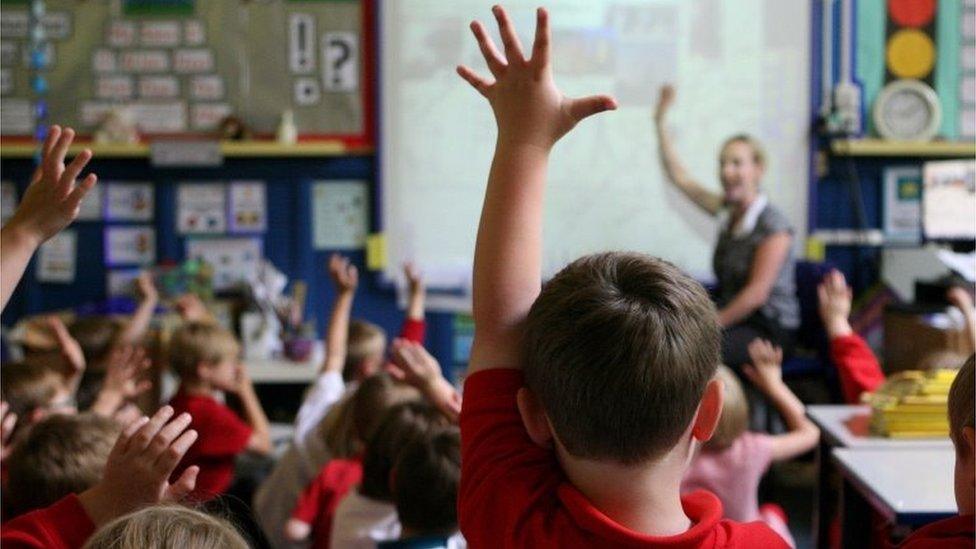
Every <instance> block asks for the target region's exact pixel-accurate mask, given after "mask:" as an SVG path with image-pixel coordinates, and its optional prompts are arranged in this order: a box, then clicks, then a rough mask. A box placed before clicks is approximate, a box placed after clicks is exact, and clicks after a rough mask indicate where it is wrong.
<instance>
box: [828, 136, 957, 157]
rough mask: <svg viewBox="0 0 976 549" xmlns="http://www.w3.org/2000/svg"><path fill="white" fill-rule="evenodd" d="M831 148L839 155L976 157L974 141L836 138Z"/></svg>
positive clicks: (831, 143)
mask: <svg viewBox="0 0 976 549" xmlns="http://www.w3.org/2000/svg"><path fill="white" fill-rule="evenodd" d="M830 150H831V152H833V153H834V154H836V155H838V156H908V157H911V156H916V157H931V158H939V157H942V158H960V157H976V142H974V141H928V142H910V141H886V140H884V139H835V140H833V141H831V142H830Z"/></svg>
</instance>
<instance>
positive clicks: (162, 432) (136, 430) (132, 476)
mask: <svg viewBox="0 0 976 549" xmlns="http://www.w3.org/2000/svg"><path fill="white" fill-rule="evenodd" d="M173 413H174V412H173V409H172V408H171V407H169V406H163V407H162V408H160V409H159V411H157V412H156V413H155V414H154V415H153V417H152V418H147V417H145V416H143V417H141V418H139V419H138V420H136V421H135V422H133V423H131V424H130V425H128V426H127V427H125V429H123V431H122V434H120V435H119V438H118V439H117V440H116V441H115V446H114V447H113V448H112V451H111V453H110V454H109V456H108V461H107V462H106V464H105V471H104V473H103V474H102V480H101V481H100V482H99V483H98V484H96V485H95V486H94V487H92V488H90V489H89V490H86V491H85V492H82V493H81V494H80V495H79V499H80V500H81V503H82V506H83V507H84V508H85V510H86V511H87V512H88V514H89V516H90V517H91V518H92V521H93V522H95V524H98V525H101V524H104V523H106V522H108V521H109V520H111V519H113V518H115V517H119V516H121V515H124V514H126V513H130V512H132V511H136V510H138V509H140V508H141V507H145V506H147V505H152V504H155V503H159V502H163V501H167V502H168V501H179V500H181V499H183V498H184V497H186V496H187V495H188V494H189V493H190V492H192V491H193V488H194V486H195V485H196V477H197V473H199V472H200V468H199V467H197V466H191V467H189V468H187V469H186V470H185V471H184V472H183V474H182V475H180V477H179V478H178V479H177V480H176V482H174V483H170V482H169V477H170V475H171V474H172V473H173V470H174V469H176V466H177V465H178V464H179V462H180V460H182V459H183V456H184V455H185V454H186V452H187V450H189V449H190V446H191V445H192V444H193V443H194V442H195V441H196V439H197V432H196V431H194V430H192V429H190V430H187V427H189V426H190V421H191V419H192V418H191V417H190V415H189V414H186V413H184V414H180V415H179V416H178V417H176V418H173Z"/></svg>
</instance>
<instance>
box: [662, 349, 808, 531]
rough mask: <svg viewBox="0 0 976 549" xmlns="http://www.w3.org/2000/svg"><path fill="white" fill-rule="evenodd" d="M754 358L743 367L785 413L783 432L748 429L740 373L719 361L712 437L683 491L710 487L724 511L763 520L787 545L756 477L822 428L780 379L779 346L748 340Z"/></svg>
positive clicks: (780, 517)
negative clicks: (719, 401)
mask: <svg viewBox="0 0 976 549" xmlns="http://www.w3.org/2000/svg"><path fill="white" fill-rule="evenodd" d="M749 356H750V357H751V360H752V364H751V365H745V366H744V367H743V373H744V374H745V375H746V377H748V378H749V380H750V381H752V383H753V384H754V385H755V386H756V388H757V389H759V391H760V392H761V393H762V394H763V395H765V396H766V398H767V399H768V400H769V401H770V402H771V403H772V404H773V406H774V407H775V408H776V410H777V412H779V413H780V415H782V416H783V421H784V422H785V423H786V427H787V432H786V433H783V434H781V435H769V434H766V433H756V432H750V431H748V425H749V402H748V400H747V399H746V397H745V392H744V391H743V390H742V386H741V385H740V383H739V379H738V377H737V376H736V375H735V374H734V373H733V372H732V371H731V370H730V369H729V368H727V367H725V366H719V370H718V374H717V375H716V378H717V379H719V380H721V381H722V383H723V385H724V399H723V405H722V415H721V416H720V417H719V421H718V426H717V427H716V428H715V433H714V434H713V435H712V438H711V439H709V440H708V441H707V442H705V443H704V444H703V445H702V447H701V450H699V452H698V453H697V454H696V455H695V457H694V458H693V460H692V462H691V467H689V469H688V471H687V472H686V473H685V478H684V480H683V481H682V483H681V490H682V492H691V491H694V490H708V491H710V492H712V493H713V494H715V495H716V496H718V498H719V500H721V502H722V508H723V510H724V511H725V517H726V518H729V519H732V520H735V521H739V522H748V521H754V520H761V521H763V522H765V523H766V524H768V525H769V527H770V528H772V529H773V530H774V531H776V533H777V534H779V535H780V536H781V537H782V538H783V539H784V540H785V541H786V542H787V543H789V544H790V545H791V546H795V545H796V544H795V543H794V541H793V536H792V535H791V534H790V530H789V527H788V526H787V524H786V516H785V513H784V512H783V510H782V508H780V507H779V506H778V505H773V504H765V505H759V500H758V491H759V482H760V480H762V477H763V475H764V474H765V473H766V471H767V470H768V469H769V466H770V465H771V464H772V463H775V462H777V461H785V460H788V459H792V458H794V457H796V456H798V455H800V454H803V453H805V452H808V451H810V450H811V449H813V447H814V446H816V445H817V440H818V439H819V438H820V430H819V429H818V428H817V426H816V425H814V424H813V422H811V421H810V420H809V419H807V417H806V414H805V411H804V407H803V403H802V402H800V399H798V398H797V397H796V395H795V394H793V391H791V390H790V388H789V387H787V386H786V384H785V383H783V375H782V363H783V351H782V350H781V349H779V348H778V347H774V346H773V345H772V344H771V343H769V342H768V341H764V340H761V339H756V340H754V341H752V342H751V343H750V344H749Z"/></svg>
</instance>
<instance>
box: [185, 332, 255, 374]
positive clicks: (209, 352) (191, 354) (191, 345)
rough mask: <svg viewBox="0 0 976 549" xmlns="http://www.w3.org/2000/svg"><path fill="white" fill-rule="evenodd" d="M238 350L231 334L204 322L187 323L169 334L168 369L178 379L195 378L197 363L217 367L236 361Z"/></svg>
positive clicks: (238, 346) (237, 345)
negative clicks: (231, 360) (176, 375)
mask: <svg viewBox="0 0 976 549" xmlns="http://www.w3.org/2000/svg"><path fill="white" fill-rule="evenodd" d="M240 350H241V347H240V345H239V344H238V343H237V339H236V338H235V337H234V334H232V333H230V332H228V331H227V330H225V329H223V328H221V327H220V326H217V325H215V324H210V323H205V322H187V323H186V324H183V325H182V326H180V327H179V328H177V329H176V331H175V332H173V337H172V338H171V339H170V342H169V365H170V367H171V368H173V371H175V372H176V373H177V374H179V376H180V377H181V378H190V379H193V378H196V377H197V366H199V365H200V364H201V363H206V364H218V363H219V362H221V361H222V360H226V359H228V358H231V357H236V356H237V355H238V353H240Z"/></svg>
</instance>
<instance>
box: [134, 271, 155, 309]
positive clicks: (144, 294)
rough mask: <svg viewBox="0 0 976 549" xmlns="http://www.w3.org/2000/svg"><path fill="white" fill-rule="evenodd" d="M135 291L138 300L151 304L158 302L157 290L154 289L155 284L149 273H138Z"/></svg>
mask: <svg viewBox="0 0 976 549" xmlns="http://www.w3.org/2000/svg"><path fill="white" fill-rule="evenodd" d="M136 289H137V290H139V299H140V300H141V301H143V302H147V301H150V302H153V303H156V302H158V301H159V290H158V289H156V283H155V282H154V281H153V275H152V273H151V272H149V271H142V272H141V273H139V277H138V278H136Z"/></svg>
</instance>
